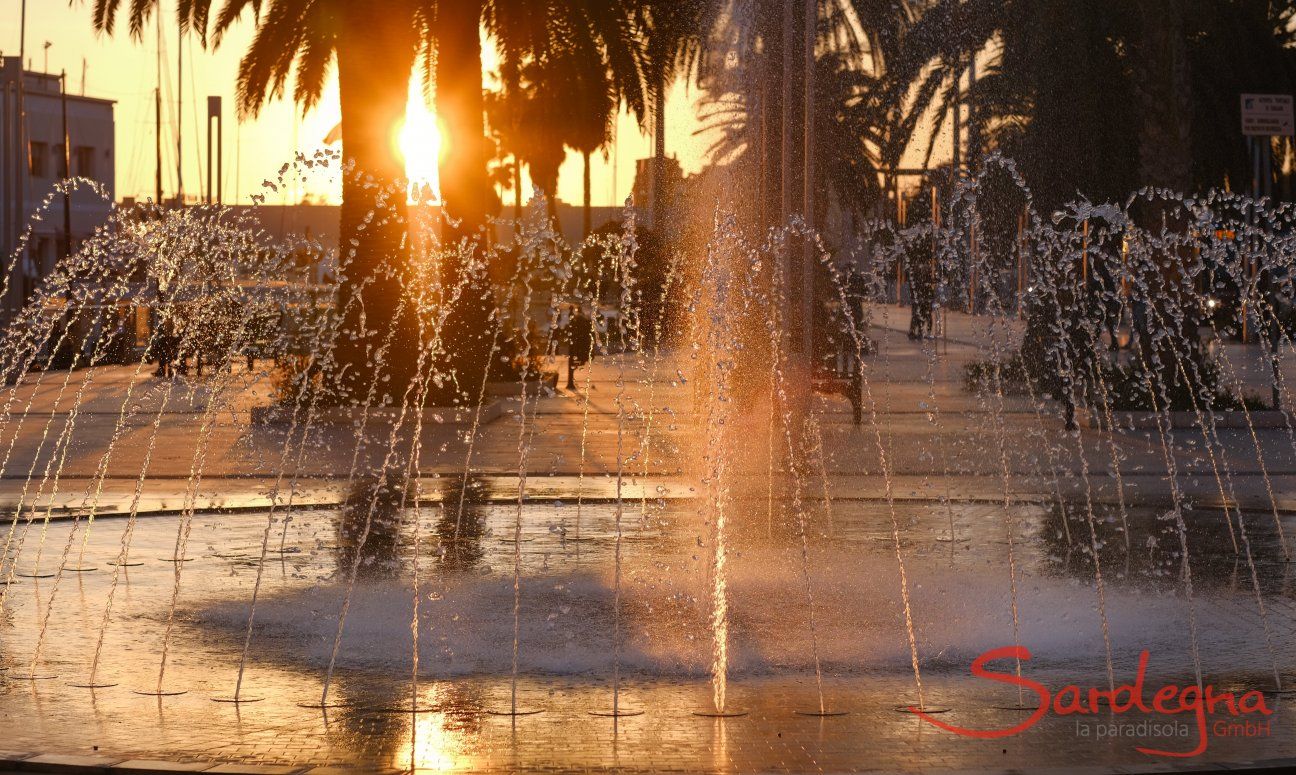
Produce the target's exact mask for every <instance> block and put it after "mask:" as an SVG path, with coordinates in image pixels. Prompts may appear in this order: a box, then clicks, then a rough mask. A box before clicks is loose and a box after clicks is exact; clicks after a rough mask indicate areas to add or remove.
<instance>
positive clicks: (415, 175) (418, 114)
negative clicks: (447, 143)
mask: <svg viewBox="0 0 1296 775" xmlns="http://www.w3.org/2000/svg"><path fill="white" fill-rule="evenodd" d="M397 138H398V142H399V143H400V151H401V155H402V156H403V157H404V159H405V176H406V177H408V178H409V180H410V183H411V184H412V185H414V186H419V187H423V186H430V187H431V188H432V190H433V191H437V192H439V188H438V186H437V162H438V160H439V159H440V155H441V127H440V125H439V124H438V123H437V119H436V115H435V114H434V113H433V112H432V111H431V110H429V109H428V106H427V103H426V102H425V101H424V100H423V96H422V95H421V94H419V93H418V92H417V91H411V94H410V100H409V104H408V105H407V106H406V109H405V123H404V124H403V125H402V126H401V127H400V131H399V132H398V134H397Z"/></svg>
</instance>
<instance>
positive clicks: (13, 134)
mask: <svg viewBox="0 0 1296 775" xmlns="http://www.w3.org/2000/svg"><path fill="white" fill-rule="evenodd" d="M20 74H21V76H20ZM20 77H21V79H22V80H21V87H22V88H21V90H20V89H19V85H20V82H19V78H20ZM64 81H65V79H63V78H61V77H60V76H58V75H54V74H49V73H38V72H33V71H31V70H24V69H23V68H22V67H21V63H20V61H19V59H18V57H9V56H6V57H3V59H0V225H2V226H3V229H0V247H3V251H4V256H3V259H4V271H5V272H7V273H9V282H8V290H7V293H6V294H5V295H4V297H3V298H0V315H2V316H5V317H7V316H9V315H11V314H12V313H13V312H14V311H15V310H17V309H21V308H22V306H23V305H24V304H25V303H26V302H27V301H28V300H29V299H30V298H31V296H32V294H34V293H35V291H36V289H37V288H38V287H39V285H40V283H41V281H42V280H43V279H44V278H45V277H47V276H48V275H49V273H50V272H52V271H53V270H54V267H55V266H56V264H57V262H58V261H59V259H60V258H61V257H62V256H63V255H64V252H65V251H68V250H75V249H76V246H77V245H78V244H79V243H80V242H81V241H82V240H84V239H85V238H86V237H87V236H89V235H90V234H92V233H93V232H94V229H95V227H97V226H99V225H101V224H102V223H104V221H105V220H106V219H107V218H108V215H109V213H110V212H111V211H112V206H113V199H114V196H115V192H114V190H113V181H114V179H115V173H116V143H115V126H114V117H113V107H114V104H113V102H112V101H111V100H104V99H98V98H95V97H86V96H84V95H76V94H65V93H64V91H65V90H64V86H65V83H64ZM20 91H21V95H20ZM65 110H66V116H67V121H66V126H67V132H66V138H65V135H64V111H65ZM69 162H70V165H69ZM69 166H70V169H69ZM66 177H81V178H88V179H90V180H93V181H96V182H97V183H98V184H99V185H100V186H102V192H101V193H96V192H94V191H91V190H88V189H84V190H79V191H77V192H75V193H73V194H72V196H71V197H70V200H71V208H70V215H71V218H70V221H69V219H65V217H64V198H63V196H61V195H57V196H53V198H52V201H51V202H50V204H49V206H48V208H46V209H44V210H43V211H42V212H41V214H40V217H39V219H36V218H34V217H33V216H34V215H35V214H36V212H37V210H40V209H41V208H42V205H43V203H44V202H45V200H46V199H47V198H50V197H51V194H52V193H53V192H54V186H55V184H57V183H58V181H60V180H62V179H64V178H66ZM69 223H70V226H71V229H70V232H71V233H70V235H69V234H68V233H67V232H68V229H67V228H66V227H65V224H69ZM28 228H30V229H31V235H30V237H29V238H28V240H27V242H26V244H25V245H23V246H22V250H21V252H16V251H18V248H19V246H20V244H22V237H23V235H24V233H26V231H27V230H28Z"/></svg>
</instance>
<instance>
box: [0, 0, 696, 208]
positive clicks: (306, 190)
mask: <svg viewBox="0 0 1296 775" xmlns="http://www.w3.org/2000/svg"><path fill="white" fill-rule="evenodd" d="M21 2H22V0H0V51H3V53H4V54H5V55H8V56H14V55H17V54H18V48H19V11H20V6H21ZM128 4H129V3H128V2H123V5H128ZM87 6H88V2H81V1H80V0H78V2H76V3H74V4H73V5H72V6H71V7H69V5H68V3H67V2H66V0H28V10H27V14H28V19H27V59H28V61H29V62H30V64H31V66H32V67H33V68H34V69H36V70H43V69H45V68H46V57H47V56H48V69H49V71H50V72H55V73H57V72H59V71H60V70H67V72H68V84H69V86H70V89H71V91H72V92H73V93H79V92H80V91H81V88H82V66H83V62H84V63H85V73H86V75H85V80H84V84H85V93H86V94H87V95H90V96H95V97H102V98H106V99H112V100H116V101H117V108H116V121H117V180H116V186H117V195H118V197H119V198H120V197H124V196H136V197H141V198H145V197H151V196H152V194H153V175H154V128H153V127H154V118H153V89H154V86H155V83H156V66H155V58H156V54H157V51H156V47H155V45H154V39H153V36H152V35H151V34H150V35H149V36H148V39H147V40H146V41H144V42H142V43H136V42H135V41H133V40H132V39H131V38H130V36H129V35H128V34H127V31H126V23H125V14H123V15H122V18H121V19H120V20H119V28H118V31H117V34H116V35H115V36H114V37H112V38H108V37H103V36H99V35H96V34H95V32H94V29H93V28H92V27H91V24H90V11H89V9H88V7H87ZM163 7H164V16H163V19H164V25H163V35H164V37H165V40H164V42H163V51H164V57H165V69H166V72H165V73H164V76H163V85H162V89H163V99H164V100H165V104H164V107H163V116H164V126H163V138H164V140H163V142H164V160H163V169H164V172H163V182H164V185H163V188H164V190H165V195H166V196H168V197H169V196H172V195H174V190H175V178H176V174H175V166H176V163H175V154H176V150H175V128H174V127H175V122H176V118H175V114H176V101H175V95H176V87H175V83H176V30H175V23H174V19H175V15H174V9H175V0H163ZM251 26H252V25H251V23H250V21H247V20H245V21H244V22H243V23H242V24H240V25H239V26H238V27H236V28H235V29H234V30H233V31H232V32H231V33H230V34H229V35H227V36H226V39H225V41H224V43H223V45H222V46H221V48H220V50H218V51H216V52H211V51H203V50H202V49H201V48H200V47H199V46H198V45H197V42H196V41H194V40H189V41H187V42H186V44H185V52H186V56H185V58H184V59H185V61H184V67H185V74H184V81H185V83H184V104H183V116H182V118H181V120H182V122H183V127H184V157H185V158H184V183H185V192H186V193H187V194H189V195H194V194H199V193H201V192H202V191H203V190H205V165H206V161H205V154H206V147H205V137H206V130H205V119H206V97H207V96H208V95H215V94H219V95H222V96H224V98H225V104H226V108H225V109H226V120H227V128H226V133H225V175H224V190H225V198H226V201H227V202H228V201H231V200H232V199H233V198H234V196H237V199H238V201H240V202H247V201H248V199H249V197H250V196H251V194H253V193H256V192H257V191H258V190H259V188H260V183H261V181H262V180H264V179H266V178H270V177H273V176H274V174H275V173H276V172H277V171H278V170H279V168H280V167H281V166H282V165H283V164H284V162H286V161H290V160H291V159H292V158H293V155H294V151H301V152H303V153H307V154H309V153H311V152H312V151H314V150H316V149H318V148H320V147H321V146H322V145H323V141H324V138H325V136H326V135H327V134H328V132H329V130H330V129H332V128H333V126H334V125H336V124H337V120H338V104H337V87H336V80H335V79H331V81H332V82H331V83H330V86H329V88H328V90H327V93H326V96H325V98H324V100H323V103H322V104H321V105H320V107H318V108H317V109H315V110H312V111H311V112H310V113H307V114H306V115H304V116H303V115H301V114H300V112H299V111H298V110H296V109H295V108H294V107H293V105H292V104H291V103H290V102H287V101H278V102H273V103H270V104H268V105H266V106H265V107H264V108H263V109H262V112H261V115H260V116H259V117H258V118H257V119H256V120H253V121H248V122H246V123H243V124H241V125H240V124H238V123H237V122H236V121H235V115H234V104H233V102H234V78H235V74H236V73H237V70H238V59H239V56H240V55H241V54H242V52H243V50H244V49H245V48H246V45H247V41H248V40H249V38H250V36H251ZM46 41H49V42H50V43H52V44H53V45H52V46H50V47H49V49H48V53H47V52H46V49H45V43H46ZM414 89H417V85H415V87H414ZM412 91H414V90H413V89H412ZM417 94H418V92H417V91H414V97H413V98H412V100H411V102H412V105H411V112H410V124H411V127H410V130H409V131H407V133H406V139H407V140H408V139H409V138H410V137H411V136H412V137H415V138H417V137H420V136H422V135H426V134H427V133H429V132H430V131H432V128H433V127H434V126H435V121H434V119H433V118H432V114H431V113H430V112H429V111H428V110H427V108H426V106H424V105H422V104H420V103H421V100H420V99H419V98H418V96H417ZM696 96H697V93H696V91H695V90H694V91H692V92H689V91H688V90H686V89H684V88H683V87H682V86H681V87H677V88H676V89H675V90H674V92H673V94H672V96H671V99H670V103H669V106H668V113H667V117H668V121H667V133H666V135H667V152H668V153H670V154H671V155H677V156H678V157H679V158H680V162H681V163H682V164H683V166H684V168H685V171H686V172H695V171H697V170H698V169H699V168H700V167H701V166H702V164H703V163H704V158H703V155H704V151H705V148H706V142H705V141H704V139H702V138H698V137H695V136H694V132H695V131H696V130H697V128H698V123H697V120H696V118H695V105H694V101H695V99H696ZM406 147H407V148H410V149H411V151H412V153H411V162H412V166H413V167H414V168H413V169H411V174H413V175H417V174H419V173H420V172H423V171H426V170H429V169H431V168H433V167H434V165H433V163H432V159H434V158H435V157H434V156H433V155H431V154H430V153H428V152H427V151H426V150H423V149H427V148H430V145H429V144H427V143H421V142H408V143H407V144H406ZM649 151H650V142H649V139H648V137H647V136H646V135H644V134H643V133H642V132H640V130H639V128H638V127H637V126H636V124H635V122H634V120H633V119H631V118H630V117H628V116H622V117H621V120H620V122H619V125H618V142H617V144H616V146H615V158H616V159H617V162H618V163H617V164H616V171H617V174H616V175H615V183H616V189H615V194H614V191H613V182H614V176H613V174H612V171H613V170H612V168H613V164H612V162H611V159H609V160H607V161H604V160H603V159H602V158H600V157H597V156H596V157H595V161H594V171H593V175H594V177H593V180H594V203H595V204H598V205H605V204H612V203H614V202H615V203H616V204H620V203H621V201H622V200H624V198H625V197H626V196H627V195H628V194H629V191H630V186H631V184H632V183H633V180H634V162H635V159H636V158H641V157H643V156H645V155H647V154H648V153H649ZM609 152H610V153H613V149H609ZM200 183H201V185H200ZM526 185H528V186H529V183H527V184H526ZM306 194H310V195H312V196H315V197H324V198H327V199H330V200H332V199H334V198H335V196H336V192H334V191H332V190H330V188H329V187H328V186H326V185H321V186H318V187H312V186H310V185H309V184H308V185H307V186H305V187H299V188H298V189H297V190H284V191H281V192H280V193H279V194H278V195H277V196H278V197H279V199H280V201H281V202H282V201H297V200H299V199H300V198H301V197H302V196H303V195H306ZM559 197H560V198H561V199H562V200H563V201H567V202H573V203H574V202H579V201H580V200H581V167H580V159H579V157H578V156H575V155H573V154H569V156H568V160H567V163H566V164H565V165H564V166H563V168H562V174H561V178H560V182H559ZM269 201H270V202H272V203H273V202H274V199H273V198H272V199H270V200H269ZM510 201H511V198H510Z"/></svg>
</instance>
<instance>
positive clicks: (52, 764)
mask: <svg viewBox="0 0 1296 775" xmlns="http://www.w3.org/2000/svg"><path fill="white" fill-rule="evenodd" d="M18 772H38V773H51V774H52V775H113V773H117V774H118V775H131V774H134V775H145V774H146V773H147V774H148V775H155V774H156V773H181V772H206V773H212V774H213V775H360V774H361V773H379V774H381V775H386V773H395V772H398V770H395V769H392V768H383V767H357V766H349V765H346V766H339V765H286V764H240V763H237V762H210V761H163V760H160V759H123V758H119V757H112V756H99V755H89V756H87V755H68V754H39V755H38V754H27V753H15V752H11V751H0V773H18Z"/></svg>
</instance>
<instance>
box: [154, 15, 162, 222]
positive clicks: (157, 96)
mask: <svg viewBox="0 0 1296 775" xmlns="http://www.w3.org/2000/svg"><path fill="white" fill-rule="evenodd" d="M155 28H156V32H157V87H156V88H154V89H153V145H154V148H153V151H154V154H155V156H156V158H155V165H154V174H155V177H156V179H155V181H154V184H155V193H156V196H157V198H156V200H155V203H156V205H157V206H158V207H161V206H162V12H161V10H159V11H158V15H157V18H156V20H155Z"/></svg>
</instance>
